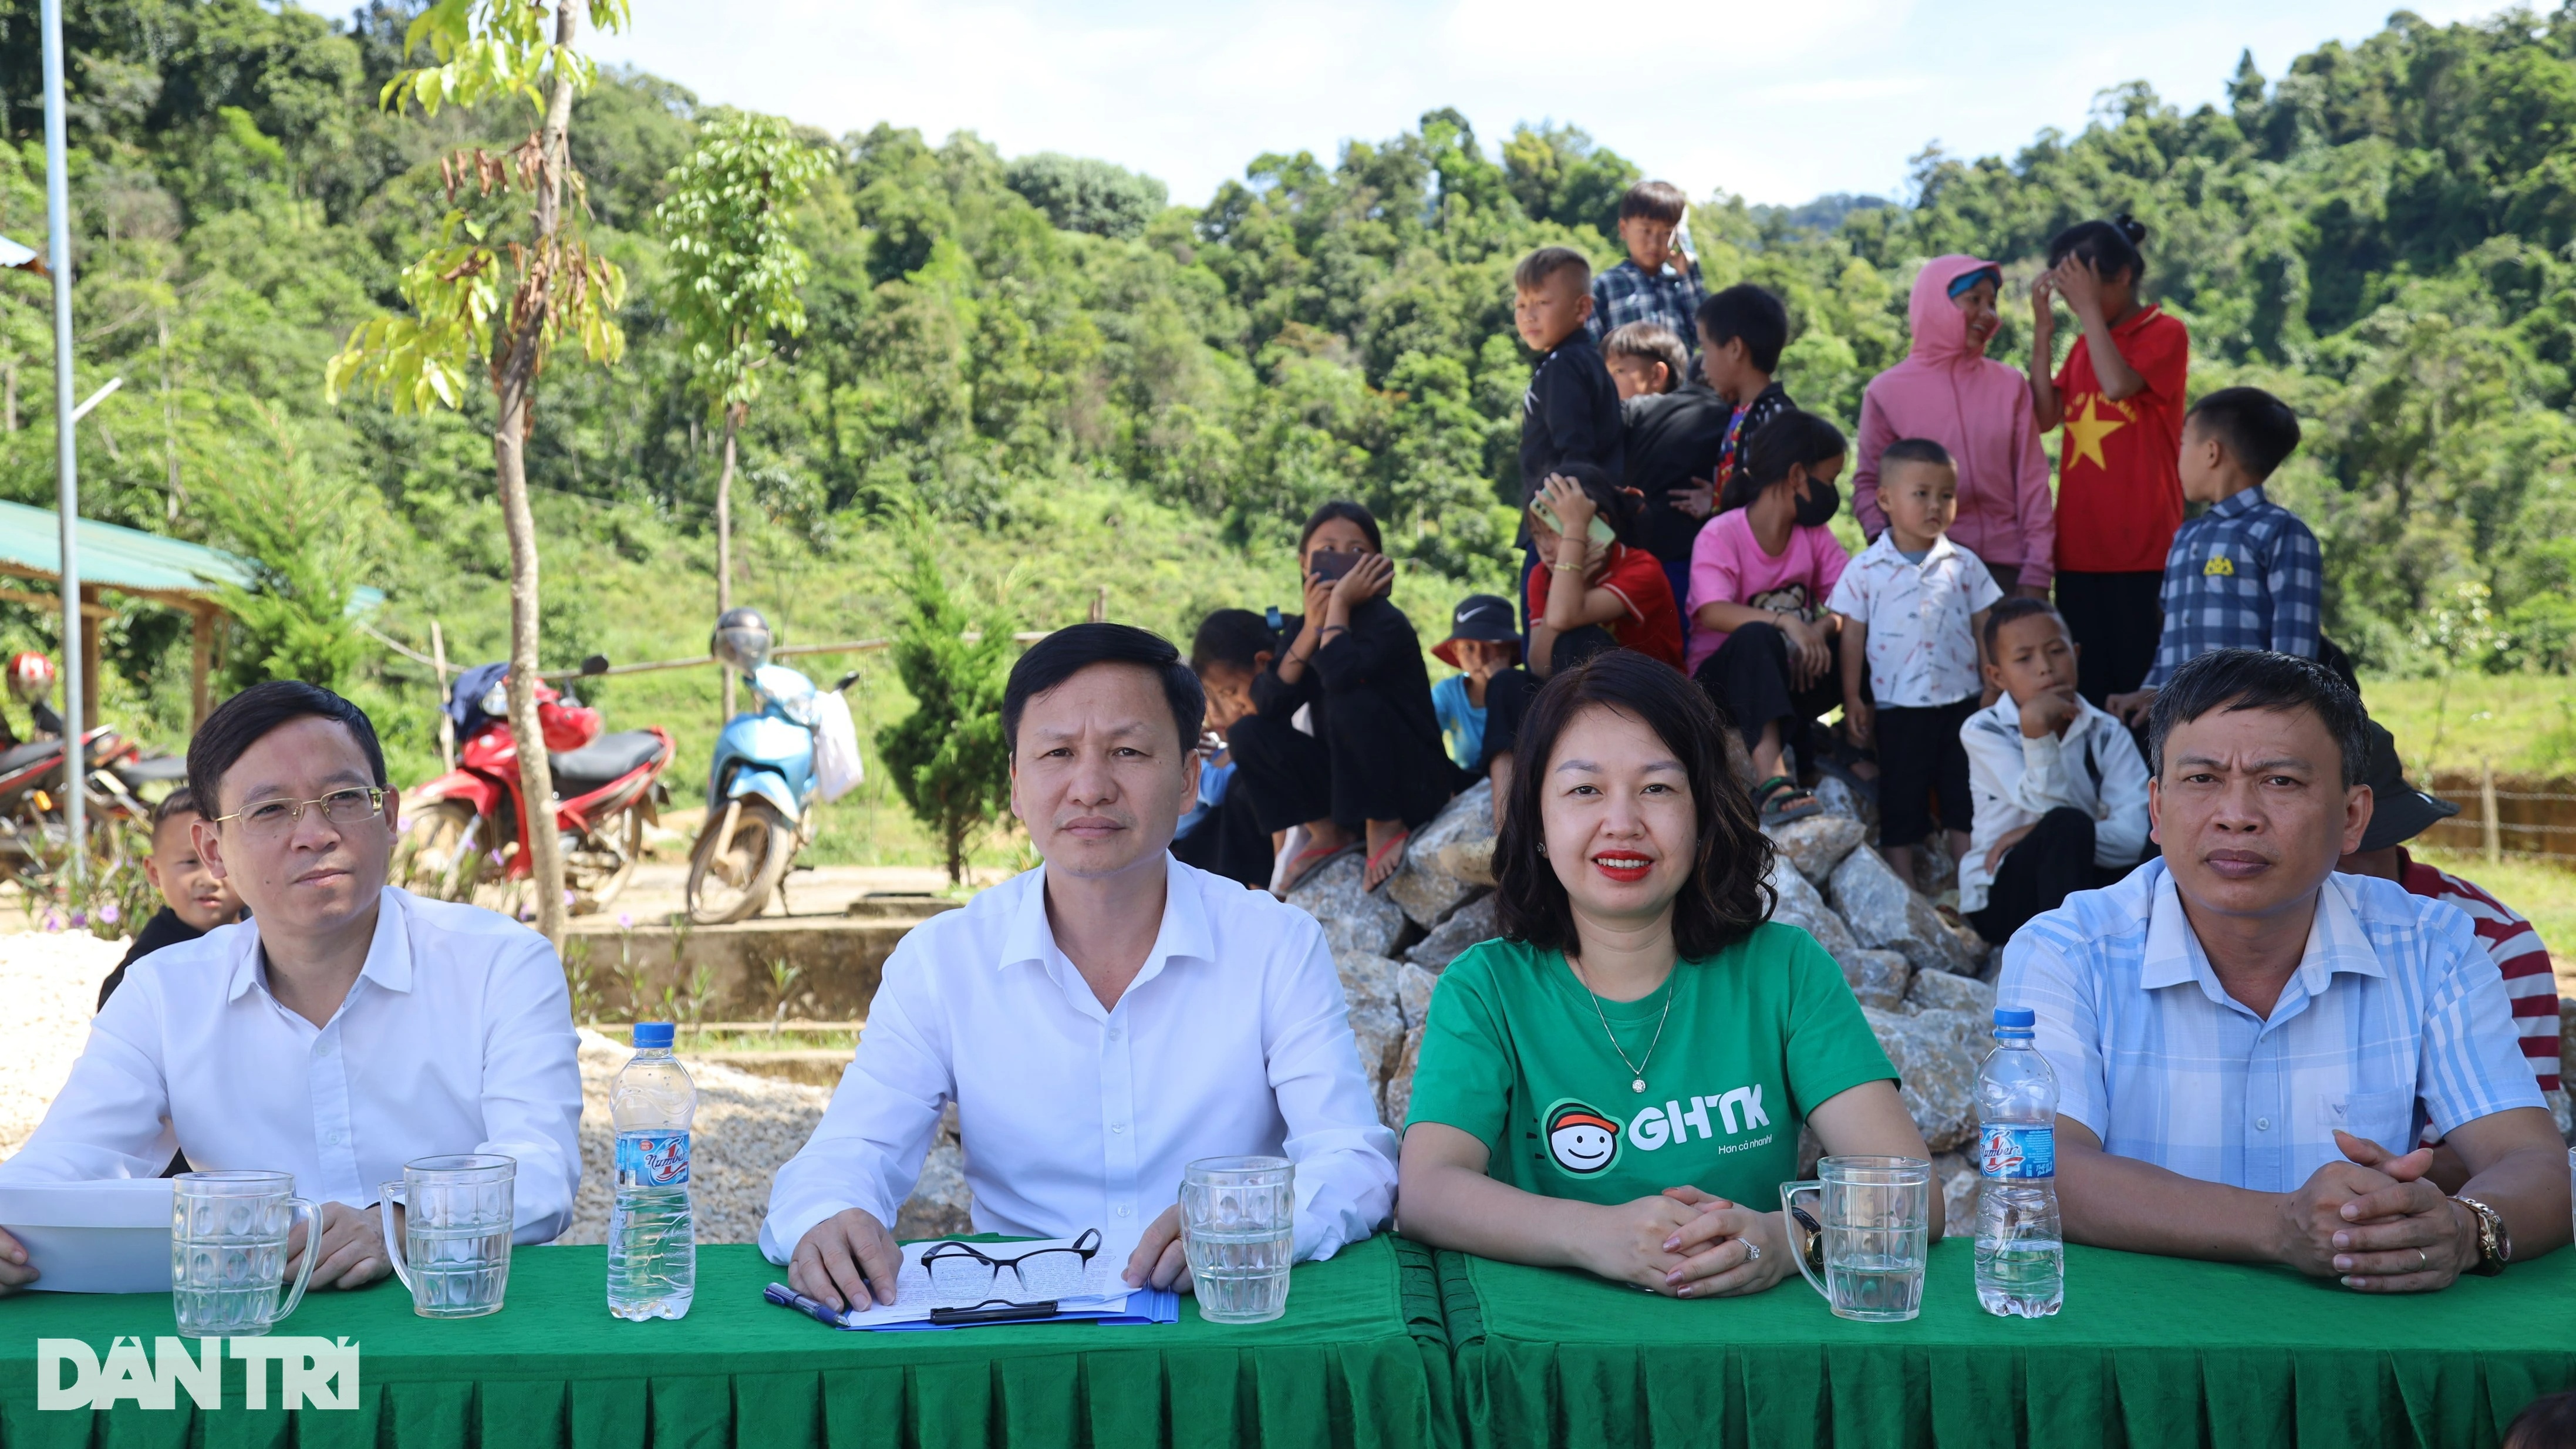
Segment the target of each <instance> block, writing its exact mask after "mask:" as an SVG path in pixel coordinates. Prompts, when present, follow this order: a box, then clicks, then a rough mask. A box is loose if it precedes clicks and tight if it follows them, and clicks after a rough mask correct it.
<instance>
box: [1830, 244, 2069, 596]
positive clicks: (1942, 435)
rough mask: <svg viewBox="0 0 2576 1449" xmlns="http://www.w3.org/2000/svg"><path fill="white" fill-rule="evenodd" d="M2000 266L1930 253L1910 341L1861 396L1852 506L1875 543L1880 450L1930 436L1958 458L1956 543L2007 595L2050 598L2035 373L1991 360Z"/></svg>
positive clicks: (2052, 536)
mask: <svg viewBox="0 0 2576 1449" xmlns="http://www.w3.org/2000/svg"><path fill="white" fill-rule="evenodd" d="M2002 285H2003V272H2002V271H2001V270H2000V269H1998V268H1997V267H1996V266H1995V264H1994V263H1992V262H1989V261H1982V260H1980V259H1978V258H1976V257H1962V256H1947V257H1934V258H1933V259H1932V260H1930V261H1928V262H1925V263H1924V264H1923V270H1922V271H1921V272H1919V273H1917V274H1916V276H1915V278H1914V295H1913V299H1912V302H1911V305H1910V314H1911V316H1912V318H1913V323H1914V348H1913V351H1912V352H1911V353H1910V354H1908V355H1907V357H1906V359H1905V360H1904V361H1903V362H1900V363H1898V364H1896V365H1895V366H1894V367H1891V368H1889V369H1888V370H1887V371H1885V372H1882V373H1880V374H1879V375H1878V376H1877V377H1875V378H1872V379H1871V380H1870V384H1869V391H1868V393H1867V394H1865V395H1864V396H1863V397H1862V398H1861V404H1860V465H1859V466H1858V467H1857V468H1855V469H1853V471H1852V513H1853V515H1854V516H1855V517H1857V518H1858V519H1859V520H1860V526H1861V531H1862V532H1864V533H1866V534H1868V535H1869V536H1870V537H1871V538H1872V539H1876V538H1877V537H1878V536H1879V534H1880V533H1882V532H1884V531H1885V530H1886V528H1887V514H1886V513H1885V511H1883V510H1882V509H1880V507H1879V506H1878V455H1879V454H1881V453H1883V452H1885V451H1887V445H1888V444H1890V443H1893V442H1895V441H1896V440H1897V439H1899V438H1930V439H1932V440H1933V441H1934V442H1937V443H1939V444H1940V445H1941V446H1943V447H1944V448H1947V449H1949V451H1950V456H1951V458H1953V459H1954V460H1956V461H1957V463H1958V466H1959V521H1958V522H1956V523H1954V524H1952V525H1951V526H1950V534H1949V537H1950V541H1951V542H1953V543H1955V544H1957V545H1959V546H1960V547H1962V548H1964V549H1966V550H1968V551H1969V552H1970V553H1973V554H1975V555H1976V556H1977V557H1978V558H1979V559H1980V560H1982V561H1983V562H1984V563H1985V565H1986V572H1988V573H1990V574H1992V575H1994V577H1995V582H1996V583H1997V584H2000V585H2001V586H2002V587H2003V588H2004V590H2005V591H2006V592H2007V593H2010V592H2016V591H2017V592H2020V593H2024V594H2028V595H2030V596H2031V597H2033V598H2042V599H2044V598H2046V597H2048V584H2049V580H2050V578H2051V577H2052V576H2053V575H2054V574H2055V573H2056V564H2055V556H2056V547H2057V510H2056V505H2055V504H2053V503H2052V502H2050V500H2049V492H2048V454H2047V453H2045V452H2043V451H2041V449H2040V445H2039V428H2038V427H2037V425H2036V424H2035V422H2034V421H2033V419H2032V416H2031V403H2030V380H2029V379H2028V378H2025V377H2023V376H2022V374H2021V370H2020V369H2019V368H2015V367H2010V366H2007V365H2006V364H2004V363H2000V362H1995V361H1992V360H1990V359H1988V358H1987V356H1986V344H1987V343H1988V342H1990V341H1992V340H1993V339H1994V335H1995V328H1996V327H1997V326H1999V325H2000V324H2001V322H2002V318H2001V316H2000V315H1999V314H1998V313H1997V312H1996V311H1995V296H1996V293H1997V291H1998V289H1999V288H2001V286H2002Z"/></svg>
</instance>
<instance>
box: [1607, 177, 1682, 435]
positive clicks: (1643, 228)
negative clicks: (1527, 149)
mask: <svg viewBox="0 0 2576 1449" xmlns="http://www.w3.org/2000/svg"><path fill="white" fill-rule="evenodd" d="M1619 244H1620V245H1621V246H1624V247H1626V248H1627V250H1628V259H1627V260H1626V261H1624V262H1621V263H1620V264H1619V265H1617V266H1615V267H1612V268H1611V269H1610V270H1608V271H1606V272H1603V273H1601V274H1600V275H1598V276H1596V277H1594V278H1593V279H1592V315H1591V316H1590V317H1589V318H1587V319H1586V320H1585V321H1584V324H1583V325H1584V327H1585V329H1586V330H1588V331H1589V332H1591V334H1592V340H1593V341H1594V342H1595V343H1599V342H1601V341H1602V340H1603V339H1605V338H1607V337H1608V336H1609V335H1610V334H1611V333H1613V332H1616V331H1618V330H1619V329H1620V328H1622V327H1625V326H1627V325H1628V324H1629V323H1631V322H1652V323H1654V324H1655V325H1656V326H1658V327H1661V328H1664V329H1665V330H1667V331H1669V332H1671V333H1672V334H1673V335H1674V336H1675V337H1679V338H1681V339H1683V341H1684V342H1685V344H1687V343H1688V341H1689V339H1690V335H1691V319H1692V318H1694V317H1697V316H1698V315H1699V304H1700V303H1701V302H1702V301H1704V300H1706V298H1707V296H1708V293H1707V291H1706V290H1705V289H1704V288H1703V287H1702V285H1701V283H1700V274H1699V258H1697V257H1695V256H1692V255H1691V245H1690V198H1689V197H1687V196H1685V195H1683V194H1682V189H1681V188H1680V187H1678V186H1675V185H1674V184H1672V183H1671V182H1669V181H1640V182H1638V183H1637V184H1636V185H1634V186H1631V187H1629V188H1628V194H1627V195H1625V196H1622V197H1620V198H1619ZM1676 385H1677V386H1678V385H1679V380H1678V379H1676Z"/></svg>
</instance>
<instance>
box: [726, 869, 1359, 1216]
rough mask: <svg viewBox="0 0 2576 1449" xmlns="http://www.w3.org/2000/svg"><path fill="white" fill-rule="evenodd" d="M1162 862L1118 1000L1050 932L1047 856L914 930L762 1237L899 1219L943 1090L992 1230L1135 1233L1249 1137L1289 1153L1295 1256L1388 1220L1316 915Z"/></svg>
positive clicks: (1264, 1149) (1250, 1149) (1336, 984)
mask: <svg viewBox="0 0 2576 1449" xmlns="http://www.w3.org/2000/svg"><path fill="white" fill-rule="evenodd" d="M1167 869H1168V871H1169V881H1170V885H1169V894H1168V897H1167V900H1166V903H1165V906H1164V911H1163V920H1162V925H1161V929H1160V932H1159V933H1158V935H1157V937H1156V939H1155V942H1154V945H1153V948H1152V950H1151V952H1150V953H1149V954H1148V956H1147V958H1146V962H1145V966H1144V969H1143V970H1142V971H1140V972H1139V973H1138V974H1137V977H1136V980H1135V981H1134V983H1133V984H1131V985H1130V986H1129V987H1128V988H1127V991H1126V993H1125V994H1124V995H1123V996H1121V997H1120V998H1119V1001H1118V1003H1117V1005H1116V1006H1115V1007H1114V1008H1107V1009H1104V1008H1103V1007H1102V1006H1101V1005H1100V1002H1099V1000H1098V998H1097V997H1096V996H1094V995H1093V993H1092V991H1091V988H1090V986H1089V985H1088V984H1087V983H1086V982H1085V981H1084V980H1083V979H1082V975H1081V973H1080V971H1078V970H1077V969H1076V968H1075V967H1074V965H1073V963H1072V962H1071V961H1069V960H1067V959H1066V958H1065V956H1064V954H1063V952H1062V951H1061V950H1060V949H1058V948H1057V946H1056V944H1055V940H1054V936H1053V933H1052V932H1051V931H1050V930H1049V929H1048V927H1047V921H1046V904H1045V870H1044V867H1040V868H1039V869H1038V870H1034V871H1030V872H1028V873H1026V874H1024V875H1021V876H1019V877H1017V878H1016V879H1013V880H1011V881H1008V882H1005V883H1004V884H1002V885H999V886H995V887H993V888H992V889H990V890H987V891H985V892H984V893H983V894H982V895H980V896H978V897H976V899H975V900H974V901H973V902H971V903H970V904H969V905H967V907H966V908H965V909H963V910H959V911H952V912H949V913H947V914H945V915H942V916H938V917H934V918H933V919H931V920H929V921H927V922H924V923H923V924H922V925H920V926H917V927H915V928H914V929H913V930H912V931H911V932H910V933H909V934H908V935H906V936H905V937H904V940H903V942H902V944H901V945H899V946H898V947H896V949H895V952H894V955H893V956H892V957H891V958H889V959H888V961H887V962H886V969H885V979H884V982H883V984H882V985H880V986H879V987H878V989H877V994H876V997H875V1000H874V1002H873V1003H872V1004H871V1006H870V1008H869V1014H868V1027H867V1031H866V1032H865V1033H864V1034H863V1035H862V1036H861V1037H860V1040H859V1047H858V1050H857V1052H856V1053H855V1054H854V1057H853V1059H852V1061H851V1064H850V1067H849V1069H848V1071H847V1072H845V1073H844V1074H843V1076H842V1079H841V1085H840V1088H839V1090H838V1091H836V1092H834V1094H833V1096H832V1102H831V1105H830V1107H829V1108H827V1109H826V1111H825V1112H824V1116H823V1121H822V1122H821V1124H820V1125H818V1126H817V1127H816V1129H815V1131H814V1135H813V1137H812V1138H811V1139H810V1140H809V1141H808V1142H807V1143H806V1144H805V1146H804V1148H803V1149H802V1150H801V1151H799V1152H798V1153H797V1155H796V1156H795V1158H794V1159H793V1160H791V1161H790V1162H789V1163H788V1164H787V1165H786V1166H785V1167H783V1168H781V1169H780V1170H779V1173H778V1176H777V1179H776V1181H775V1182H774V1184H773V1185H772V1187H771V1190H770V1200H769V1216H768V1218H767V1220H766V1221H765V1222H764V1223H763V1224H762V1226H761V1235H760V1243H761V1248H762V1250H763V1251H764V1252H765V1253H767V1254H768V1256H769V1258H770V1260H771V1261H773V1262H780V1263H783V1262H785V1261H787V1259H788V1257H789V1255H790V1254H792V1253H793V1252H794V1251H795V1247H796V1244H797V1243H798V1242H799V1241H800V1240H802V1239H803V1237H804V1236H805V1234H806V1233H807V1232H809V1231H811V1230H812V1229H813V1228H814V1226H815V1225H816V1224H818V1223H821V1222H823V1221H824V1220H825V1219H827V1218H830V1217H831V1216H833V1215H834V1214H836V1213H838V1212H841V1211H843V1210H844V1209H848V1208H860V1209H864V1210H865V1211H866V1212H867V1213H868V1214H869V1215H870V1216H872V1217H874V1218H876V1219H877V1221H879V1222H880V1223H883V1224H886V1225H888V1227H891V1226H892V1225H893V1223H894V1219H895V1214H896V1212H897V1211H898V1210H899V1209H900V1208H901V1206H902V1204H903V1200H904V1199H905V1198H906V1197H907V1196H908V1195H909V1194H910V1193H911V1190H912V1186H913V1183H914V1180H915V1179H916V1178H917V1177H918V1175H919V1173H920V1170H921V1160H922V1157H923V1154H924V1153H925V1152H926V1151H927V1150H928V1148H929V1145H930V1141H931V1137H932V1134H933V1132H934V1131H935V1129H936V1125H937V1122H938V1117H939V1113H940V1110H941V1108H942V1107H943V1106H944V1105H945V1104H946V1103H948V1102H950V1101H954V1102H955V1103H956V1104H957V1116H958V1129H959V1135H960V1137H961V1138H962V1141H963V1146H964V1156H965V1175H966V1181H967V1185H968V1186H969V1187H970V1188H971V1189H972V1190H973V1193H974V1198H975V1216H974V1221H975V1227H976V1229H977V1230H978V1231H982V1232H999V1233H1010V1234H1022V1235H1028V1236H1033V1237H1073V1236H1076V1235H1078V1234H1080V1233H1081V1232H1082V1231H1083V1230H1084V1229H1086V1228H1098V1229H1100V1230H1101V1234H1102V1237H1103V1239H1104V1246H1105V1248H1107V1249H1109V1250H1112V1251H1115V1252H1117V1253H1119V1254H1121V1255H1122V1256H1123V1255H1124V1254H1125V1253H1126V1252H1127V1251H1129V1250H1130V1249H1131V1248H1132V1246H1133V1245H1134V1243H1135V1242H1136V1240H1137V1239H1138V1238H1139V1237H1141V1236H1142V1235H1143V1232H1144V1229H1145V1226H1146V1225H1147V1224H1148V1223H1150V1222H1152V1221H1153V1220H1154V1218H1155V1217H1156V1216H1158V1215H1160V1214H1161V1213H1162V1212H1163V1211H1164V1210H1165V1209H1166V1208H1168V1207H1170V1206H1171V1205H1172V1204H1173V1203H1174V1202H1175V1201H1177V1200H1178V1198H1179V1192H1180V1181H1181V1170H1182V1168H1184V1167H1185V1166H1186V1165H1188V1164H1189V1163H1190V1162H1192V1161H1195V1160H1197V1159H1199V1158H1202V1157H1217V1156H1229V1155H1237V1154H1258V1155H1276V1156H1283V1157H1287V1158H1289V1159H1290V1160H1292V1161H1293V1162H1295V1163H1296V1164H1297V1222H1296V1255H1297V1257H1298V1258H1300V1259H1311V1258H1325V1257H1330V1256H1331V1255H1332V1254H1333V1253H1334V1252H1336V1251H1338V1250H1339V1249H1340V1248H1341V1247H1342V1246H1343V1245H1344V1244H1346V1243H1350V1242H1355V1241H1357V1240H1359V1239H1361V1238H1365V1237H1367V1236H1369V1235H1370V1234H1371V1233H1373V1232H1375V1231H1377V1229H1378V1227H1379V1225H1380V1224H1382V1223H1383V1222H1385V1220H1386V1218H1387V1216H1388V1214H1389V1212H1390V1210H1391V1209H1392V1207H1393V1205H1394V1200H1395V1137H1394V1134H1392V1133H1390V1132H1389V1131H1388V1130H1387V1129H1386V1127H1385V1126H1384V1125H1383V1124H1381V1123H1380V1122H1379V1121H1378V1119H1377V1110H1376V1105H1375V1101H1374V1098H1373V1096H1372V1093H1371V1090H1370V1086H1369V1081H1368V1078H1367V1077H1366V1076H1365V1075H1364V1074H1363V1073H1362V1072H1361V1070H1360V1062H1359V1051H1358V1048H1357V1046H1356V1045H1355V1043H1354V1042H1353V1040H1352V1036H1351V1028H1350V1018H1349V1011H1348V1008H1347V1005H1346V1004H1345V1002H1344V1000H1343V997H1342V987H1341V978H1340V976H1339V974H1338V973H1337V972H1336V971H1335V970H1334V967H1333V960H1332V955H1331V952H1330V951H1329V950H1328V949H1327V948H1326V947H1325V944H1324V939H1323V932H1322V930H1321V928H1319V927H1318V926H1317V925H1316V924H1315V921H1314V918H1313V917H1311V916H1309V915H1307V914H1306V913H1305V912H1303V911H1300V910H1297V909H1295V908H1294V907H1290V906H1285V905H1282V904H1280V903H1279V902H1277V901H1275V900H1273V899H1271V898H1270V897H1269V896H1268V895H1266V894H1264V893H1262V892H1259V891H1247V890H1245V889H1243V887H1242V886H1240V885H1238V884H1236V883H1235V882H1233V881H1230V880H1223V879H1220V878H1219V877H1216V876H1212V875H1209V874H1207V873H1206V872H1204V871H1199V870H1196V869H1193V868H1191V867H1189V866H1185V865H1182V864H1180V863H1178V862H1177V861H1169V862H1167Z"/></svg>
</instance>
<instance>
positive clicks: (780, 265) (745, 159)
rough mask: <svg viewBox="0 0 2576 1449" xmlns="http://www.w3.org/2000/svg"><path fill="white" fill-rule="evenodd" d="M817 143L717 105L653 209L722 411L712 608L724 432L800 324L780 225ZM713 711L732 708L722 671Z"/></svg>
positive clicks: (821, 167)
mask: <svg viewBox="0 0 2576 1449" xmlns="http://www.w3.org/2000/svg"><path fill="white" fill-rule="evenodd" d="M830 165H831V163H830V161H829V159H828V158H827V157H826V156H825V154H824V153H823V152H821V151H818V150H816V149H814V148H813V147H811V146H808V145H806V144H805V143H803V142H801V141H799V140H797V139H796V136H795V133H794V131H793V130H792V129H791V128H790V127H789V126H788V124H787V123H786V122H785V121H783V120H780V119H779V118H778V117H776V116H762V115H755V114H752V113H749V112H744V111H732V110H724V111H717V112H715V113H714V114H713V115H712V116H710V117H709V118H708V119H707V122H706V125H705V126H704V127H703V128H702V129H701V130H700V131H699V133H698V149H697V150H696V151H695V152H693V153H691V155H690V156H689V158H688V159H687V160H685V161H682V162H681V163H680V164H679V165H677V166H674V167H672V168H671V174H670V176H669V177H668V178H667V184H668V186H669V187H670V196H669V197H668V199H666V200H664V201H663V203H662V204H661V205H660V206H659V207H657V208H655V209H654V212H653V219H654V221H655V223H656V224H658V225H659V226H660V227H661V230H662V234H663V236H664V237H665V238H667V239H668V241H669V243H670V249H671V285H670V288H669V294H668V299H667V304H668V306H669V307H670V309H671V316H672V318H673V319H674V320H676V321H677V322H678V323H679V324H680V328H681V331H682V332H683V333H684V334H685V335H686V337H687V338H688V343H689V365H690V367H691V369H692V371H693V372H694V373H695V375H696V383H697V386H698V388H699V390H700V391H702V392H704V393H705V394H706V395H707V402H708V405H709V407H710V408H711V409H712V410H714V411H716V412H719V413H721V414H722V415H723V419H724V471H723V472H722V473H721V474H719V475H718V476H717V479H716V612H717V614H719V615H721V614H723V613H724V611H725V610H727V609H730V608H732V607H733V475H734V447H735V438H736V435H737V434H739V433H740V432H741V430H742V424H743V420H744V419H745V418H746V417H748V416H749V415H750V413H751V404H752V401H753V400H754V399H756V398H758V397H759V396H760V370H761V368H763V367H765V366H767V365H768V363H769V360H770V356H771V352H770V341H769V339H770V335H771V334H772V333H774V332H784V333H786V334H787V335H788V336H790V337H795V336H799V335H801V334H802V333H803V332H804V331H805V304H804V302H803V301H802V300H800V299H799V298H798V296H797V289H798V288H800V287H802V286H803V285H804V284H805V274H806V271H807V270H808V266H809V264H808V262H807V261H806V257H805V253H804V252H803V251H801V250H799V249H798V248H797V246H796V243H795V242H794V241H792V240H790V239H789V237H788V223H789V221H790V219H791V216H792V213H793V212H794V210H795V208H796V206H797V205H798V203H800V202H802V201H804V199H805V196H806V193H807V192H808V191H809V190H811V189H812V187H813V184H814V180H815V178H816V177H819V176H821V175H822V174H823V173H824V172H825V171H826V170H828V169H830ZM724 710H725V714H726V715H728V716H730V715H732V713H733V672H732V671H731V670H727V671H725V676H724Z"/></svg>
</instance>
